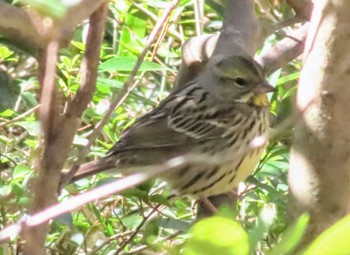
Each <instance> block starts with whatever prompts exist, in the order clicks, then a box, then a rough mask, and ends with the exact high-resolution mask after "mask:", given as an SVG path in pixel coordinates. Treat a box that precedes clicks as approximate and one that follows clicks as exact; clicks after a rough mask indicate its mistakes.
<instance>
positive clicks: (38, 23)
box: [0, 0, 106, 54]
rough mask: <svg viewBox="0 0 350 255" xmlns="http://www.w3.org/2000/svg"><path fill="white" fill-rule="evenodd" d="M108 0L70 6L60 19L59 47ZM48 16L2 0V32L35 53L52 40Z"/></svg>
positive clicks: (95, 0) (13, 42) (9, 38)
mask: <svg viewBox="0 0 350 255" xmlns="http://www.w3.org/2000/svg"><path fill="white" fill-rule="evenodd" d="M105 1H106V0H82V1H79V2H78V3H77V4H76V5H72V6H71V7H68V10H67V13H66V15H65V16H64V17H63V18H62V20H61V21H59V23H60V29H61V31H60V38H59V42H60V47H65V46H67V45H68V43H69V42H70V40H71V37H72V35H73V32H74V30H75V29H76V27H77V26H78V25H79V24H80V23H81V22H82V21H83V20H85V19H87V18H88V17H89V16H90V15H91V14H92V13H93V12H94V11H95V10H96V9H97V8H98V7H99V6H100V5H101V4H102V3H103V2H105ZM45 22H46V21H45V20H43V18H42V17H41V16H39V15H37V14H35V13H29V12H27V11H25V10H23V9H21V8H19V7H14V6H12V5H10V4H7V3H5V2H4V1H3V0H0V34H2V35H3V36H5V37H6V38H7V39H8V40H10V41H11V42H12V44H14V45H15V46H17V47H18V48H20V49H23V50H24V51H26V52H28V53H30V54H34V53H36V52H37V51H38V50H40V49H44V48H45V47H46V45H47V44H48V43H49V42H50V40H51V39H50V38H51V31H46V29H45V28H46V25H45Z"/></svg>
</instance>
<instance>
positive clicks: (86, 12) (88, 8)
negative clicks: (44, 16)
mask: <svg viewBox="0 0 350 255" xmlns="http://www.w3.org/2000/svg"><path fill="white" fill-rule="evenodd" d="M106 2H108V1H106V0H82V1H79V2H78V4H76V5H73V6H72V7H70V8H68V11H67V14H66V15H65V17H64V18H63V21H62V22H61V29H62V31H61V35H62V38H61V45H62V46H63V47H65V46H66V45H67V44H68V43H69V42H70V40H71V37H72V35H73V32H74V30H75V29H76V27H77V26H78V25H79V24H81V22H83V21H84V20H85V19H87V18H88V17H90V15H91V14H92V13H93V12H95V11H96V10H97V9H98V8H99V7H100V6H101V4H103V3H106Z"/></svg>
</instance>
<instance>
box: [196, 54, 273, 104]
mask: <svg viewBox="0 0 350 255" xmlns="http://www.w3.org/2000/svg"><path fill="white" fill-rule="evenodd" d="M199 82H200V83H201V84H202V85H203V86H204V87H206V89H207V90H208V91H210V92H211V93H213V95H215V96H216V97H218V98H219V99H220V100H225V101H231V102H236V103H249V104H254V105H256V106H265V105H268V100H267V97H266V93H268V92H273V91H275V88H274V87H273V86H272V85H270V84H269V83H268V82H267V81H266V79H265V75H264V73H263V70H262V68H261V67H260V65H259V64H258V63H257V62H256V61H254V59H253V58H251V57H249V56H246V55H234V56H229V57H222V56H220V57H216V58H212V59H211V60H210V61H209V62H208V65H207V67H206V69H205V71H204V72H203V73H202V75H201V76H200V77H199Z"/></svg>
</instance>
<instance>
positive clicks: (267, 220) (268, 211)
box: [249, 204, 276, 249]
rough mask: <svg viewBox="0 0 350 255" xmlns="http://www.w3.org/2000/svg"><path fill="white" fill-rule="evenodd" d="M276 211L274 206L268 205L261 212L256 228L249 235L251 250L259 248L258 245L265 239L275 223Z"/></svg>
mask: <svg viewBox="0 0 350 255" xmlns="http://www.w3.org/2000/svg"><path fill="white" fill-rule="evenodd" d="M275 216H276V209H275V208H274V207H273V205H270V204H267V205H265V206H264V207H263V208H262V210H261V211H260V214H259V217H258V219H257V221H256V226H255V228H254V229H253V230H252V231H251V232H250V233H249V243H250V247H251V249H255V248H257V245H258V243H259V242H260V241H261V240H262V239H263V238H264V237H265V235H266V233H267V232H268V229H269V227H270V226H271V225H272V223H273V222H274V218H275Z"/></svg>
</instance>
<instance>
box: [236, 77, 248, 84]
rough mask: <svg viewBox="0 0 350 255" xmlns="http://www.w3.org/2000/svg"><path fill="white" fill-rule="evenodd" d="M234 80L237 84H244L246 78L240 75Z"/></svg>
mask: <svg viewBox="0 0 350 255" xmlns="http://www.w3.org/2000/svg"><path fill="white" fill-rule="evenodd" d="M235 82H236V84H237V85H238V86H245V85H247V80H246V79H243V78H241V77H238V78H236V79H235Z"/></svg>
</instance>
